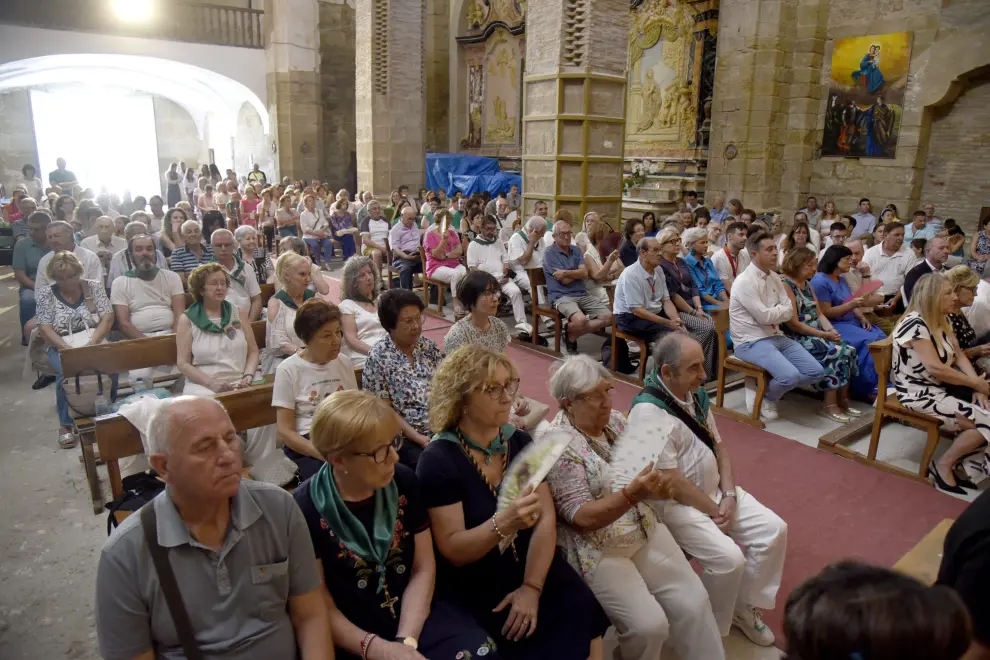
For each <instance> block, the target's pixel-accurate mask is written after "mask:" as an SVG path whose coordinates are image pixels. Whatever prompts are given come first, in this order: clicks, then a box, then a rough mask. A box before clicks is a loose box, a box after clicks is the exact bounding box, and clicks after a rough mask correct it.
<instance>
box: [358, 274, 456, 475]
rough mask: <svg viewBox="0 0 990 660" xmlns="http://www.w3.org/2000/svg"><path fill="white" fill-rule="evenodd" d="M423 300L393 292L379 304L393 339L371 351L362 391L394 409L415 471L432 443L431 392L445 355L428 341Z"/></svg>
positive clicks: (403, 456) (406, 458)
mask: <svg viewBox="0 0 990 660" xmlns="http://www.w3.org/2000/svg"><path fill="white" fill-rule="evenodd" d="M423 309H424V306H423V300H422V298H420V297H419V296H417V295H416V294H415V293H413V292H412V291H409V290H407V289H389V290H388V291H386V292H385V293H383V294H382V295H381V296H380V297H379V299H378V319H379V320H380V321H381V324H382V327H383V328H384V329H385V332H387V333H388V334H387V335H386V336H385V337H384V338H383V339H382V340H381V341H379V342H378V343H376V344H375V345H374V346H372V347H371V351H369V352H368V359H367V360H366V361H365V363H364V373H363V375H362V388H363V389H364V390H365V391H367V392H370V393H372V394H375V395H377V396H379V397H381V398H383V399H386V400H388V401H389V402H390V403H391V404H392V409H393V410H394V411H395V416H396V419H397V420H398V422H399V428H401V429H402V435H404V436H405V438H406V440H409V441H410V442H407V443H406V444H405V445H403V446H402V450H401V451H400V452H399V457H400V459H401V460H402V463H403V464H404V465H408V466H410V467H415V466H416V463H417V461H418V460H419V455H420V454H421V453H422V452H423V447H425V446H426V445H427V443H428V442H429V441H430V438H429V433H430V423H429V419H428V416H429V411H428V408H427V404H426V393H427V392H429V391H430V382H431V381H432V380H433V374H434V373H435V372H436V370H437V367H438V366H439V365H440V361H441V360H443V353H441V352H440V349H439V348H438V347H437V345H436V344H435V343H434V342H433V340H432V339H427V338H426V337H424V336H423Z"/></svg>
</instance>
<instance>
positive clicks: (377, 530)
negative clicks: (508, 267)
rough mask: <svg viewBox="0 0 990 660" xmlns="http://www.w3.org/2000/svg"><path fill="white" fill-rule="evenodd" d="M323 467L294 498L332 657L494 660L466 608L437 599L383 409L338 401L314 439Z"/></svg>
mask: <svg viewBox="0 0 990 660" xmlns="http://www.w3.org/2000/svg"><path fill="white" fill-rule="evenodd" d="M311 437H312V441H313V445H314V446H315V447H316V449H317V451H319V453H320V454H321V455H322V456H323V457H324V458H325V459H326V463H324V464H323V465H322V466H321V467H320V469H319V471H317V473H316V474H315V475H314V476H313V478H312V479H310V480H309V481H307V482H306V483H304V484H302V485H301V486H299V488H297V489H296V491H295V492H294V493H293V497H295V499H296V502H297V503H298V504H299V508H300V509H301V510H302V513H303V517H304V518H305V520H306V523H307V525H308V527H309V533H310V536H311V538H312V540H313V547H314V549H315V550H316V556H317V559H318V560H319V562H318V565H319V566H320V569H321V572H322V574H323V581H324V583H325V584H326V587H327V594H328V596H329V598H328V601H329V603H328V604H329V609H330V626H331V629H332V631H333V640H334V646H335V647H336V649H335V651H336V657H338V658H354V659H356V658H375V659H377V658H390V659H391V658H395V659H397V660H402V659H405V660H415V659H416V658H430V659H433V658H435V659H437V660H453V659H454V658H458V657H460V658H468V657H477V656H488V657H491V658H498V657H499V656H498V654H497V652H496V650H495V643H494V641H493V640H492V639H491V638H490V637H489V636H488V634H487V633H486V632H485V631H484V630H483V629H481V628H480V627H479V626H478V624H477V623H475V621H474V619H473V618H472V617H471V615H470V614H468V613H467V612H466V611H464V610H463V609H461V608H459V607H458V606H457V605H455V604H453V603H452V602H450V601H449V600H443V599H436V600H434V598H433V594H434V582H435V578H436V573H437V570H436V559H435V557H434V554H433V536H432V534H431V533H430V521H429V518H428V517H427V513H426V507H425V505H424V503H423V499H422V495H420V491H419V486H418V484H417V482H416V475H415V473H414V472H413V471H412V470H411V469H409V468H408V467H406V466H405V465H397V463H398V461H399V454H398V450H399V449H400V448H401V447H402V444H403V437H402V433H401V432H400V430H399V425H398V423H397V422H396V420H395V416H394V415H392V414H391V409H390V408H389V405H388V403H387V402H386V401H383V400H382V399H379V398H378V397H375V396H373V395H371V394H368V393H367V392H361V391H354V392H350V391H347V392H337V393H335V394H331V395H330V396H329V397H328V398H327V399H326V400H325V401H324V402H323V403H322V404H320V406H319V408H318V410H317V412H316V414H315V416H314V417H313V426H312V433H311Z"/></svg>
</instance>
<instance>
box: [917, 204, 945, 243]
mask: <svg viewBox="0 0 990 660" xmlns="http://www.w3.org/2000/svg"><path fill="white" fill-rule="evenodd" d="M921 210H922V211H924V212H925V216H926V217H927V218H928V226H929V227H931V228H932V236H938V235H939V234H941V233H942V227H943V225H944V223H943V222H942V220H941V219H940V218H936V217H935V205H934V204H925V205H924V206H922V207H921Z"/></svg>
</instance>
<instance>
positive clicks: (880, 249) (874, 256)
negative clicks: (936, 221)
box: [863, 222, 914, 316]
mask: <svg viewBox="0 0 990 660" xmlns="http://www.w3.org/2000/svg"><path fill="white" fill-rule="evenodd" d="M863 263H865V264H866V265H867V266H869V268H870V275H871V277H873V278H874V279H877V280H880V281H881V282H883V286H881V287H880V289H879V290H878V293H880V295H882V296H883V304H881V305H879V306H877V308H876V312H877V313H878V314H880V315H881V316H882V315H884V314H887V313H894V314H901V313H902V312H904V307H905V305H904V302H905V301H903V300H902V294H901V289H902V285H903V284H904V278H905V277H906V276H907V274H908V271H910V270H911V267H912V266H913V265H914V252H912V251H911V249H910V248H906V247H905V246H904V225H902V224H901V223H899V222H888V223H887V224H886V225H885V229H884V233H883V242H881V243H880V245H874V246H873V247H871V248H869V249H868V250H867V251H866V252H865V253H864V254H863Z"/></svg>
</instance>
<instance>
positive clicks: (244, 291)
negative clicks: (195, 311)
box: [210, 229, 261, 321]
mask: <svg viewBox="0 0 990 660" xmlns="http://www.w3.org/2000/svg"><path fill="white" fill-rule="evenodd" d="M210 245H211V246H212V248H213V260H214V261H216V262H217V263H218V264H220V266H221V267H222V268H223V270H224V272H226V273H227V277H228V279H229V280H230V286H228V287H227V296H226V300H227V302H229V303H231V304H232V305H233V306H234V307H237V308H238V309H241V310H244V311H245V312H247V315H248V319H250V320H251V321H257V320H258V319H260V318H261V286H260V285H259V284H258V276H257V275H255V273H254V267H253V266H252V265H251V264H248V263H246V262H245V261H244V260H243V259H241V258H240V257H239V256H237V247H236V246H237V243H236V242H235V240H234V234H233V233H232V232H231V231H230V230H229V229H217V230H216V231H214V232H213V235H212V236H210Z"/></svg>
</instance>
